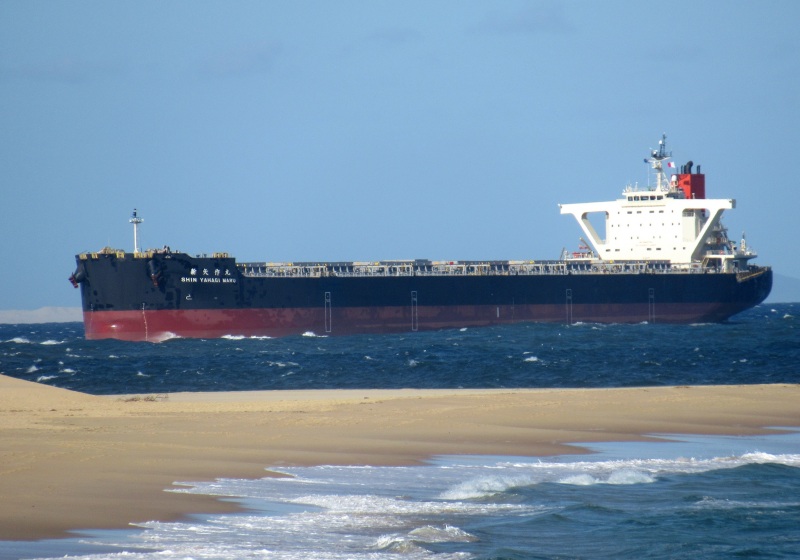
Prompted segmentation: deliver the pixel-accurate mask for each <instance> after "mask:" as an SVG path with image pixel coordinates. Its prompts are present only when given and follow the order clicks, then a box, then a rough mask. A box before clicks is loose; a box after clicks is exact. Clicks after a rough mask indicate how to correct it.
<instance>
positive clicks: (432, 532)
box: [408, 525, 478, 543]
mask: <svg viewBox="0 0 800 560" xmlns="http://www.w3.org/2000/svg"><path fill="white" fill-rule="evenodd" d="M408 535H409V536H410V537H413V538H414V540H416V541H419V542H426V543H440V542H472V541H476V540H478V539H477V537H475V535H472V534H470V533H468V532H467V531H464V530H463V529H459V528H458V527H455V526H453V525H445V526H444V527H435V526H433V525H425V526H424V527H417V528H416V529H412V530H411V531H409V532H408Z"/></svg>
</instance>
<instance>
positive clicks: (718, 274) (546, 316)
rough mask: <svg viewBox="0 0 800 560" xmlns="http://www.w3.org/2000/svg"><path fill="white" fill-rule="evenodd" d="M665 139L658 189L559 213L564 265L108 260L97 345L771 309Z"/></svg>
mask: <svg viewBox="0 0 800 560" xmlns="http://www.w3.org/2000/svg"><path fill="white" fill-rule="evenodd" d="M671 158H672V154H671V152H668V151H667V149H666V136H663V137H662V139H661V140H660V142H659V146H658V148H657V149H653V150H651V151H650V153H649V157H648V158H646V159H645V162H646V163H648V166H649V169H650V171H649V177H652V179H649V180H648V183H649V184H648V186H646V187H639V186H630V185H629V186H628V187H626V188H624V190H623V192H622V196H621V198H618V199H616V200H613V201H608V202H591V203H581V204H561V205H559V206H560V209H561V214H564V215H571V216H573V217H574V218H575V219H576V220H577V222H578V225H579V226H580V228H581V230H582V233H583V236H581V238H580V239H581V242H582V243H581V245H580V246H579V249H578V250H576V251H571V252H567V251H562V253H561V256H560V258H558V259H554V260H501V261H497V260H481V261H463V260H461V261H458V260H453V261H450V260H444V261H443V260H427V259H416V260H388V261H362V262H291V263H289V262H280V263H279V262H266V261H265V262H237V261H236V259H235V258H233V257H231V256H230V255H229V254H227V253H213V254H210V255H194V256H193V255H189V254H186V253H183V252H180V251H173V250H171V249H170V248H169V247H166V246H165V247H163V248H161V249H154V250H142V249H140V248H139V243H138V228H139V227H140V225H141V223H142V222H143V220H142V218H141V217H140V216H139V215H138V213H137V211H136V210H134V212H133V215H132V217H131V219H130V222H131V223H132V224H133V234H134V235H133V237H134V250H133V252H126V251H124V250H117V249H111V248H109V247H105V248H103V249H102V250H100V251H97V252H86V253H80V254H78V255H77V256H76V263H77V268H76V270H75V272H74V273H73V274H72V275H71V276H70V278H69V279H70V282H72V284H73V286H75V287H76V288H80V292H81V298H82V305H83V320H84V327H85V331H86V338H87V339H102V338H114V339H121V340H130V341H162V340H165V339H169V338H174V337H193V338H218V337H222V336H226V335H233V336H250V337H280V336H287V335H299V334H304V333H309V332H310V333H315V334H317V335H323V336H324V335H339V334H356V333H389V332H414V331H423V330H431V329H446V328H463V327H481V326H488V325H499V324H508V323H519V322H560V323H565V324H574V323H578V322H597V323H642V322H647V323H661V322H663V323H702V322H721V321H725V320H727V319H729V318H730V317H731V316H733V315H735V314H737V313H739V312H741V311H744V310H746V309H749V308H751V307H753V306H755V305H757V304H759V303H761V302H762V301H763V300H764V299H765V298H766V297H767V295H768V294H769V292H770V290H771V288H772V270H771V268H770V267H765V266H757V265H755V264H752V263H751V262H750V261H751V260H752V259H754V258H755V257H756V253H755V252H754V251H753V250H752V249H751V248H750V247H748V245H747V242H746V240H745V239H744V237H743V238H742V240H741V242H740V243H739V244H738V245H737V244H736V243H735V242H733V241H732V240H730V239H729V238H728V234H727V230H726V228H725V227H724V226H723V224H722V221H721V216H722V214H723V212H724V211H725V210H730V209H733V208H735V205H736V203H735V201H734V200H732V199H711V198H706V188H705V175H704V174H703V173H701V170H700V166H699V165H698V166H697V167H696V168H694V164H693V162H688V163H687V164H685V165H683V166H681V169H680V170H679V172H677V173H674V174H671V175H670V177H667V172H668V171H667V170H668V169H672V168H674V167H675V166H674V163H673V162H672V161H670V160H671Z"/></svg>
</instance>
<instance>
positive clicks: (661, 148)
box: [644, 134, 672, 191]
mask: <svg viewBox="0 0 800 560" xmlns="http://www.w3.org/2000/svg"><path fill="white" fill-rule="evenodd" d="M671 158H672V152H668V151H667V135H666V134H662V135H661V140H659V141H658V149H657V150H652V151H651V152H650V157H649V158H645V160H644V162H645V163H649V164H650V165H652V168H653V170H654V171H655V172H656V188H657V189H658V190H659V191H668V190H669V182H668V181H667V176H666V174H665V173H664V161H665V160H668V159H671Z"/></svg>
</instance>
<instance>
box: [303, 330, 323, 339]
mask: <svg viewBox="0 0 800 560" xmlns="http://www.w3.org/2000/svg"><path fill="white" fill-rule="evenodd" d="M303 336H306V337H309V338H327V335H324V334H317V333H315V332H314V331H306V332H304V333H303Z"/></svg>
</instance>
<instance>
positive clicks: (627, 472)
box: [606, 469, 655, 485]
mask: <svg viewBox="0 0 800 560" xmlns="http://www.w3.org/2000/svg"><path fill="white" fill-rule="evenodd" d="M606 482H607V484H620V485H621V484H650V483H651V482H655V478H653V477H652V476H650V475H649V474H647V473H645V472H641V471H637V470H634V469H622V470H619V471H614V472H612V473H611V475H610V476H609V477H608V480H607V481H606Z"/></svg>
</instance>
